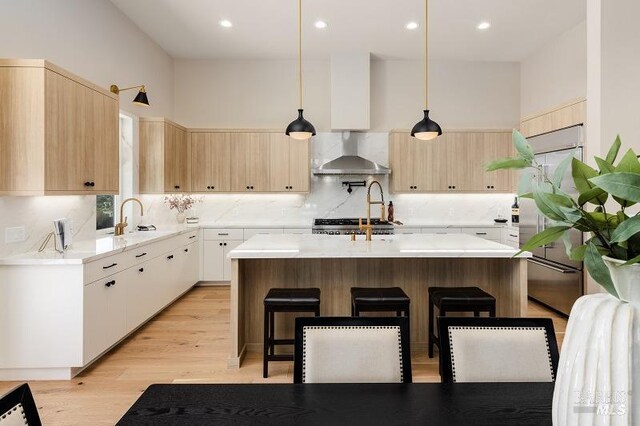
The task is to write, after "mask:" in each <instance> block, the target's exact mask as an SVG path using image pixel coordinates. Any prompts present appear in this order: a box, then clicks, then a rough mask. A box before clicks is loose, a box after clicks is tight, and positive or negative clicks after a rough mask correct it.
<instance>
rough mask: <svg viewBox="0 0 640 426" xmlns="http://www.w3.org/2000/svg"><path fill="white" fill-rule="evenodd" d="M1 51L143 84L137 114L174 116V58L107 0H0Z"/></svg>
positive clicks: (126, 101) (111, 80)
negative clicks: (145, 103) (144, 98)
mask: <svg viewBox="0 0 640 426" xmlns="http://www.w3.org/2000/svg"><path fill="white" fill-rule="evenodd" d="M1 4H2V12H1V13H0V57H1V58H22V59H27V58H28V59H47V60H50V61H51V62H53V63H55V64H56V65H59V66H61V67H63V68H65V69H67V70H68V71H71V72H72V73H74V74H77V75H79V76H80V77H83V78H86V79H87V80H90V81H92V82H94V83H96V84H98V85H100V86H102V87H105V88H108V87H109V86H110V85H111V84H117V85H118V86H120V87H127V86H134V85H137V84H146V86H147V92H148V96H149V102H150V103H151V107H150V108H144V107H139V106H135V105H132V104H131V102H130V101H131V100H132V99H133V98H134V97H135V95H136V92H133V91H128V92H124V93H123V94H122V95H121V100H120V107H121V108H122V109H124V110H126V111H129V112H132V113H134V114H137V115H153V116H167V117H169V118H171V117H172V116H173V60H172V59H171V57H170V56H169V55H168V54H167V53H165V52H164V51H163V50H162V49H161V48H160V47H159V46H158V45H157V44H155V43H154V42H153V41H152V40H151V39H150V38H149V37H148V36H147V35H146V34H145V33H143V32H142V31H141V30H140V29H139V28H138V27H137V26H135V24H134V23H133V22H132V21H131V20H129V18H127V17H126V16H125V15H124V14H123V13H122V12H120V10H119V9H118V8H116V7H115V6H114V5H113V4H112V3H111V2H110V1H109V0H59V1H52V0H3V1H2V3H1Z"/></svg>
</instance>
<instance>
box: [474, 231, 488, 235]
mask: <svg viewBox="0 0 640 426" xmlns="http://www.w3.org/2000/svg"><path fill="white" fill-rule="evenodd" d="M476 235H487V233H486V232H476Z"/></svg>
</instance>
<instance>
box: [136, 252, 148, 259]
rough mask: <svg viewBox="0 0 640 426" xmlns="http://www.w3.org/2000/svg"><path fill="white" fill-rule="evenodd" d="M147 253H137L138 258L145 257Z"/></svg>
mask: <svg viewBox="0 0 640 426" xmlns="http://www.w3.org/2000/svg"><path fill="white" fill-rule="evenodd" d="M146 255H147V253H140V254H137V255H136V257H137V258H140V257H144V256H146Z"/></svg>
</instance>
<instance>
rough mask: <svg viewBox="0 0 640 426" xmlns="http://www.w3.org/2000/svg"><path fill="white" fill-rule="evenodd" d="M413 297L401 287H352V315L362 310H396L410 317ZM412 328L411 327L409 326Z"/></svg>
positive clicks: (356, 315)
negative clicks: (410, 297) (410, 305)
mask: <svg viewBox="0 0 640 426" xmlns="http://www.w3.org/2000/svg"><path fill="white" fill-rule="evenodd" d="M410 303H411V299H409V296H407V294H406V293H405V292H404V291H402V289H401V288H400V287H351V316H353V317H359V316H360V312H395V313H396V316H398V317H400V316H403V314H404V316H405V317H407V318H409V304H410ZM409 329H411V328H409Z"/></svg>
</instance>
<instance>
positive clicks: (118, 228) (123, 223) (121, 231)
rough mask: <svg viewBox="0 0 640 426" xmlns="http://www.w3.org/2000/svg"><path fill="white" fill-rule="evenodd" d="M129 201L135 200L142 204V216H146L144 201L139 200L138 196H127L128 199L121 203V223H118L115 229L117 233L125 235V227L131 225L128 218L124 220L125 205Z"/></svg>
mask: <svg viewBox="0 0 640 426" xmlns="http://www.w3.org/2000/svg"><path fill="white" fill-rule="evenodd" d="M129 201H135V202H136V203H138V204H140V216H144V206H143V205H142V203H141V202H140V200H138V199H137V198H127V199H126V200H124V201H123V202H122V204H120V223H118V224H116V226H115V227H114V231H115V235H116V236H118V235H124V228H126V227H127V225H129V224H128V223H127V218H126V217H125V218H124V221H123V220H122V216H123V215H124V212H123V211H124V205H125V204H127V203H128V202H129Z"/></svg>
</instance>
